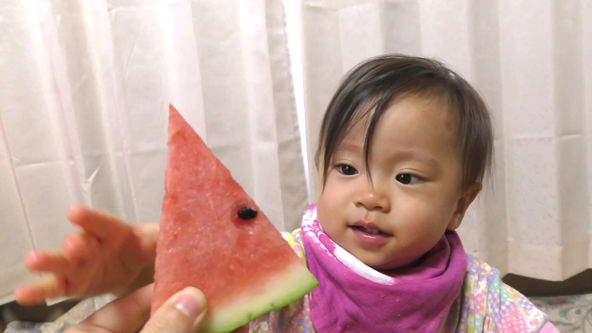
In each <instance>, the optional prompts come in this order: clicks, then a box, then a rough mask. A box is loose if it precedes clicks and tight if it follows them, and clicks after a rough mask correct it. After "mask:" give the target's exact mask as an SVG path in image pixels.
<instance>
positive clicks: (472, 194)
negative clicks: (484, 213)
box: [446, 183, 482, 230]
mask: <svg viewBox="0 0 592 333" xmlns="http://www.w3.org/2000/svg"><path fill="white" fill-rule="evenodd" d="M481 187H482V186H481V183H472V184H470V185H469V186H467V187H465V189H464V190H463V191H462V193H461V195H460V196H459V198H458V200H457V202H456V211H455V212H454V214H453V215H452V219H451V220H450V223H449V224H448V227H447V228H446V229H447V230H455V229H456V228H458V227H459V226H460V223H461V222H462V219H463V217H464V216H465V212H466V211H467V209H468V208H469V206H470V205H471V203H472V202H473V200H475V198H476V197H477V194H479V192H480V191H481Z"/></svg>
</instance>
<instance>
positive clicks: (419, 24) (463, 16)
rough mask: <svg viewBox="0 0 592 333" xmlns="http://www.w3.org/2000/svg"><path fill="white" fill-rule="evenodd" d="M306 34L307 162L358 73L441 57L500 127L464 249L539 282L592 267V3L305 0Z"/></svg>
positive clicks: (553, 0) (469, 220)
mask: <svg viewBox="0 0 592 333" xmlns="http://www.w3.org/2000/svg"><path fill="white" fill-rule="evenodd" d="M302 24H303V26H302V29H303V42H302V44H303V59H304V60H303V64H304V85H305V88H304V91H305V95H304V104H305V109H306V117H307V120H306V122H307V139H308V143H309V144H308V151H309V154H312V153H313V152H314V151H315V149H316V142H317V132H318V128H319V126H320V121H321V119H322V114H323V112H324V108H325V107H326V104H327V103H328V102H329V99H330V98H331V94H332V93H333V91H334V90H335V89H336V87H337V85H338V83H339V80H340V79H341V77H342V75H343V74H344V73H345V72H346V71H347V70H349V69H350V68H351V67H352V66H353V65H355V64H356V63H358V62H359V61H362V60H363V59H365V58H367V57H371V56H374V55H378V54H381V53H385V52H398V53H407V54H413V55H422V56H427V57H433V58H437V59H439V60H441V61H443V62H444V63H446V64H448V65H449V66H450V67H452V68H453V69H454V70H456V71H457V72H459V73H460V74H461V75H463V76H464V77H465V78H466V79H467V80H468V81H470V82H471V83H472V84H473V85H474V86H475V87H476V88H477V89H478V90H479V91H480V92H481V94H482V95H483V97H484V98H485V100H486V102H487V103H488V105H489V106H490V108H491V111H492V115H493V121H494V127H495V166H494V169H493V173H492V176H493V177H492V178H490V179H489V180H488V181H487V183H486V184H485V189H484V191H483V192H482V195H481V196H480V198H479V199H478V201H477V203H476V204H475V205H474V206H473V207H472V209H471V210H470V212H469V214H468V216H467V217H466V218H465V221H464V222H463V225H462V226H461V229H460V234H461V237H462V240H463V243H464V245H465V248H466V250H467V251H468V252H470V253H473V254H476V255H478V256H479V257H481V258H483V259H485V260H486V261H488V262H489V263H490V264H491V265H493V266H495V267H497V268H498V269H499V270H500V271H501V272H503V273H505V272H511V273H515V274H520V275H525V276H529V277H535V278H540V279H549V280H562V279H565V278H568V277H569V276H572V275H573V274H576V273H578V272H581V271H583V270H584V269H586V268H589V267H592V242H591V237H590V235H591V232H592V219H591V208H592V163H591V162H592V2H591V1H589V0H581V1H578V0H569V1H561V0H543V1H539V0H523V1H515V0H497V1H472V0H454V1H418V0H383V1H375V0H368V1H348V0H305V1H304V2H303V6H302ZM313 169H314V167H313V166H312V163H311V165H310V167H309V170H313ZM311 174H312V175H314V174H315V173H314V172H311Z"/></svg>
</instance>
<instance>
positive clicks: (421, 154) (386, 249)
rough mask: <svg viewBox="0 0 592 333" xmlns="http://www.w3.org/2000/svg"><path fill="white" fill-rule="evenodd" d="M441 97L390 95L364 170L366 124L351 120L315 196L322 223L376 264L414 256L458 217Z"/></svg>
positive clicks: (449, 121) (454, 156) (453, 149)
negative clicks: (390, 101)
mask: <svg viewBox="0 0 592 333" xmlns="http://www.w3.org/2000/svg"><path fill="white" fill-rule="evenodd" d="M443 105H444V106H443ZM446 105H447V103H444V102H440V101H438V100H437V99H425V98H421V97H415V96H409V97H402V98H400V99H398V100H396V101H395V102H394V103H391V105H390V106H389V108H388V109H387V110H385V113H384V114H383V116H382V117H381V119H380V121H379V123H378V124H377V127H376V129H375V132H374V137H373V141H372V146H371V149H370V156H369V170H368V169H367V168H366V166H365V165H364V137H365V128H366V124H360V123H359V124H357V125H356V126H354V128H353V129H352V130H351V131H350V132H348V133H347V135H346V136H345V137H344V139H343V142H342V143H341V144H340V145H339V146H338V148H337V149H336V151H335V153H334V155H333V157H332V161H331V165H330V166H329V169H328V173H327V178H326V182H325V186H324V188H323V189H322V191H321V194H320V196H319V198H318V201H317V210H318V216H319V219H320V222H321V225H322V226H323V229H324V230H325V231H326V232H327V234H328V235H329V236H330V237H331V239H333V241H335V242H336V243H337V244H339V245H340V246H342V247H343V248H345V249H346V250H347V251H349V252H350V253H352V254H353V255H354V256H356V257H357V258H358V259H360V260H361V261H362V262H364V263H365V264H367V265H369V266H371V267H374V268H375V269H378V270H388V269H395V268H399V267H404V266H406V265H409V264H411V263H413V262H414V261H415V260H417V259H418V258H419V257H421V256H422V255H423V254H424V253H426V252H427V251H428V250H430V249H431V248H432V247H433V246H434V245H435V244H436V243H437V242H438V241H439V240H440V238H441V237H442V235H443V234H444V232H445V230H446V229H451V230H452V229H455V228H456V227H457V226H458V224H459V223H460V220H461V219H462V213H464V209H461V210H462V212H459V209H458V204H459V200H460V199H461V198H462V196H463V188H462V186H461V173H462V172H461V159H460V156H461V155H460V152H459V149H458V147H457V140H456V125H455V120H454V117H452V116H451V114H450V112H449V111H448V110H447V108H446ZM361 123H363V122H361ZM319 170H323V166H320V167H319ZM369 173H370V175H371V178H370V177H369ZM321 182H322V180H321Z"/></svg>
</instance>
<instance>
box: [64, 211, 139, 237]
mask: <svg viewBox="0 0 592 333" xmlns="http://www.w3.org/2000/svg"><path fill="white" fill-rule="evenodd" d="M68 219H69V220H70V221H71V222H72V223H73V224H75V225H78V226H80V227H81V228H82V229H84V230H85V231H86V232H88V233H90V234H92V235H95V236H97V237H98V238H99V240H104V239H112V238H113V237H116V236H124V235H125V233H128V232H130V230H131V227H130V225H129V224H127V223H126V222H124V221H122V220H120V219H118V218H117V217H115V216H113V215H110V214H108V213H106V212H101V211H97V210H93V209H90V208H88V207H86V206H83V205H74V206H72V207H71V208H70V211H69V212H68Z"/></svg>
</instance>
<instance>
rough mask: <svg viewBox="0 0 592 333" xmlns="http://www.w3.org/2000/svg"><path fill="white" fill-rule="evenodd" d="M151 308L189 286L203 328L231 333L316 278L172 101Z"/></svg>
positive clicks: (291, 297)
mask: <svg viewBox="0 0 592 333" xmlns="http://www.w3.org/2000/svg"><path fill="white" fill-rule="evenodd" d="M169 109H170V111H169V141H168V149H169V150H168V159H167V169H166V175H165V178H166V179H165V190H166V194H165V197H164V202H163V207H162V219H161V222H160V233H159V235H158V244H157V249H156V263H155V273H154V281H155V286H154V299H153V303H152V312H153V313H154V311H155V310H156V309H157V308H158V307H159V306H161V305H162V304H163V303H164V302H165V301H166V300H167V299H168V298H169V297H170V296H171V295H173V294H174V293H176V292H177V291H179V290H181V289H183V288H184V287H186V286H194V287H197V288H199V289H201V290H202V291H203V292H204V294H205V295H206V298H207V302H208V315H207V318H206V322H205V325H203V326H202V331H213V332H227V331H231V330H233V329H235V328H237V327H240V326H242V325H244V324H246V323H248V322H249V321H251V320H253V319H255V318H257V317H259V316H261V315H263V314H265V313H267V312H269V311H271V310H274V309H277V308H280V307H282V306H285V305H287V304H289V303H291V302H293V301H295V300H297V299H299V298H301V297H302V296H304V295H305V294H306V293H308V292H309V291H310V290H312V289H313V288H314V287H315V286H316V285H317V281H316V279H315V278H314V277H313V276H312V275H311V274H310V272H309V271H308V270H307V269H306V267H305V264H304V263H303V262H302V260H301V259H300V258H298V256H297V255H296V254H295V253H294V252H293V250H292V248H291V247H290V246H289V244H288V243H287V242H286V241H285V240H284V239H283V238H282V236H281V234H280V233H279V232H278V231H277V230H276V229H275V227H274V226H273V225H272V224H271V223H270V222H269V220H268V219H267V217H265V214H263V212H262V211H261V209H259V207H257V205H256V204H255V202H254V201H253V199H251V198H250V197H249V196H248V195H247V194H246V193H245V191H244V190H243V189H242V188H241V186H240V185H239V184H238V183H237V182H236V181H234V179H233V178H232V176H231V174H230V172H229V171H228V169H227V168H226V167H225V166H224V165H223V164H222V163H221V162H220V161H219V160H218V159H217V158H216V157H215V156H214V155H213V154H212V152H211V151H210V150H209V149H208V148H207V146H206V145H205V144H204V142H203V141H202V140H201V138H200V137H199V135H197V133H195V131H193V129H192V128H191V127H190V126H189V124H187V122H186V121H185V120H184V119H183V117H182V116H181V115H180V114H179V112H177V110H176V109H175V108H174V107H173V106H172V105H171V106H170V108H169Z"/></svg>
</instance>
